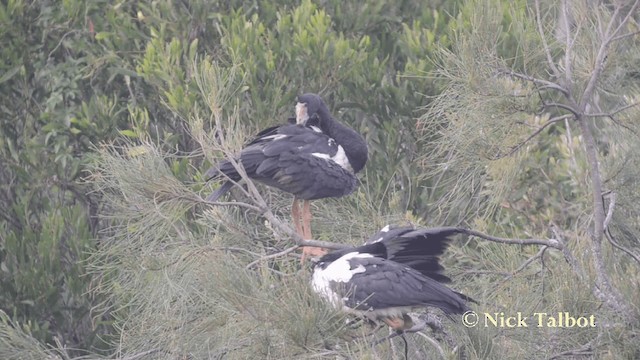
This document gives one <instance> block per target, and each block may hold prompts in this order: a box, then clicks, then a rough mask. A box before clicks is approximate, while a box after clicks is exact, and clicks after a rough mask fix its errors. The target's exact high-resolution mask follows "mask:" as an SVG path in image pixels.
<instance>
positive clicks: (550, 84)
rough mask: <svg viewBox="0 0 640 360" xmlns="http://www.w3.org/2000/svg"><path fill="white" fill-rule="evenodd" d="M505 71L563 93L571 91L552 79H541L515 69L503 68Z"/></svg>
mask: <svg viewBox="0 0 640 360" xmlns="http://www.w3.org/2000/svg"><path fill="white" fill-rule="evenodd" d="M503 72H504V73H506V74H507V75H511V76H513V77H516V78H519V79H522V80H527V81H531V82H533V83H534V84H538V85H542V86H543V87H544V88H549V89H554V90H558V91H560V92H561V93H563V94H565V95H568V94H569V91H568V90H567V89H565V88H564V87H562V86H560V85H559V84H557V83H554V82H552V81H549V80H544V79H539V78H536V77H533V76H530V75H525V74H521V73H518V72H515V71H513V70H507V69H505V70H503Z"/></svg>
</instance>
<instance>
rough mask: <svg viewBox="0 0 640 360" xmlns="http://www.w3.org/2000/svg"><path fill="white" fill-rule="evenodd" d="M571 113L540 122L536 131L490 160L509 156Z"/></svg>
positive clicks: (568, 116)
mask: <svg viewBox="0 0 640 360" xmlns="http://www.w3.org/2000/svg"><path fill="white" fill-rule="evenodd" d="M572 116H573V115H569V114H565V115H561V116H556V117H554V118H552V119H549V120H547V121H546V122H545V123H544V124H542V125H541V126H540V127H539V128H538V129H537V130H536V131H534V132H533V133H531V135H529V136H528V137H527V138H526V139H524V140H523V141H522V142H520V143H519V144H517V145H515V146H513V147H511V150H509V151H508V152H506V153H505V154H499V155H496V156H495V157H494V158H492V159H491V160H498V159H502V158H504V157H507V156H510V155H512V154H514V153H515V152H516V151H518V150H520V149H521V148H522V147H523V146H524V145H525V144H526V143H528V142H529V141H531V139H533V138H535V137H536V136H537V135H538V134H540V133H541V132H542V130H544V129H546V128H547V127H549V125H552V124H555V123H557V122H560V121H564V120H565V119H568V118H570V117H572Z"/></svg>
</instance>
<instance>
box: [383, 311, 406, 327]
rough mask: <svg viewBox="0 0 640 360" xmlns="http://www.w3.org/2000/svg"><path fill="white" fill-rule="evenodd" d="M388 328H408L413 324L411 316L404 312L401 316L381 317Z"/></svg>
mask: <svg viewBox="0 0 640 360" xmlns="http://www.w3.org/2000/svg"><path fill="white" fill-rule="evenodd" d="M382 321H384V322H385V323H386V324H387V325H389V327H390V328H392V329H393V330H396V331H404V330H407V329H410V328H411V327H412V326H413V321H412V320H411V317H410V316H409V315H407V314H404V315H403V316H402V317H388V318H384V319H382Z"/></svg>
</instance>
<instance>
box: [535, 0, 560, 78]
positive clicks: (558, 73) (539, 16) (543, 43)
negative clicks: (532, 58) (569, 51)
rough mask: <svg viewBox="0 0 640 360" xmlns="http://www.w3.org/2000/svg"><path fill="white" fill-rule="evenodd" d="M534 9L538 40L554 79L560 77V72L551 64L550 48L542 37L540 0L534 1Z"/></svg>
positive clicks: (543, 36)
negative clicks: (540, 41)
mask: <svg viewBox="0 0 640 360" xmlns="http://www.w3.org/2000/svg"><path fill="white" fill-rule="evenodd" d="M534 6H535V8H536V23H537V25H538V33H539V34H540V39H541V40H542V46H543V47H544V52H545V54H546V56H547V63H548V64H549V67H550V68H551V71H553V75H554V76H555V77H560V71H558V68H557V67H556V64H555V63H554V62H553V57H552V56H551V48H549V44H548V43H547V39H546V37H545V35H544V29H543V28H542V18H541V15H540V0H536V1H535V3H534Z"/></svg>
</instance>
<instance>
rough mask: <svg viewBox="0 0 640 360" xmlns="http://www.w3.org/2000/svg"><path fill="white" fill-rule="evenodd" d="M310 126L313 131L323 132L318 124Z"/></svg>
mask: <svg viewBox="0 0 640 360" xmlns="http://www.w3.org/2000/svg"><path fill="white" fill-rule="evenodd" d="M309 127H310V128H311V130H313V131H315V132H317V133H321V132H322V130H321V129H320V128H319V127H317V126H313V125H311V126H309Z"/></svg>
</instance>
